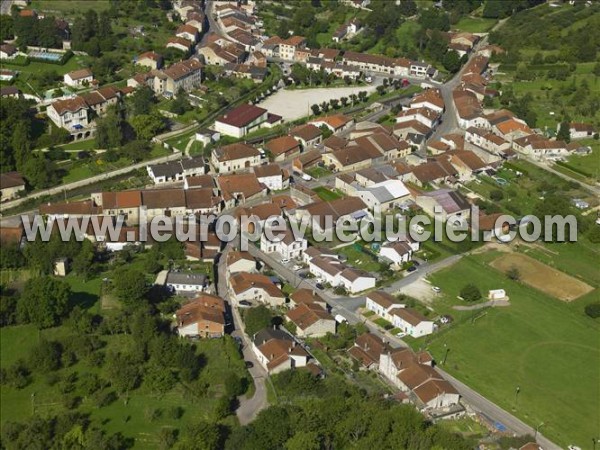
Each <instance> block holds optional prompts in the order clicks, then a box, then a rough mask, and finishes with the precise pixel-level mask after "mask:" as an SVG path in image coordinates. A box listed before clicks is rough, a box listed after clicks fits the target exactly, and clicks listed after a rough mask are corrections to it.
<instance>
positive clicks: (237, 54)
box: [198, 42, 246, 66]
mask: <svg viewBox="0 0 600 450" xmlns="http://www.w3.org/2000/svg"><path fill="white" fill-rule="evenodd" d="M245 54H246V50H245V49H244V47H243V46H241V45H239V44H237V43H234V42H224V43H223V44H222V45H220V44H218V43H216V42H211V43H209V44H208V45H206V46H204V47H202V48H201V49H200V50H199V51H198V55H200V56H201V57H202V58H203V60H204V62H205V63H206V64H210V65H215V66H224V65H226V64H230V63H231V64H239V63H241V62H243V60H244V55H245Z"/></svg>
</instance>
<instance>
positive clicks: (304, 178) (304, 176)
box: [302, 173, 312, 181]
mask: <svg viewBox="0 0 600 450" xmlns="http://www.w3.org/2000/svg"><path fill="white" fill-rule="evenodd" d="M302 179H303V180H304V181H310V180H312V177H311V176H310V175H308V174H306V173H305V174H303V175H302Z"/></svg>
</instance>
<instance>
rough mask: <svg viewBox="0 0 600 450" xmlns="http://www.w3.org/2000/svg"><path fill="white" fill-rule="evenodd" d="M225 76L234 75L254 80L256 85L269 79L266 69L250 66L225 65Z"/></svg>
mask: <svg viewBox="0 0 600 450" xmlns="http://www.w3.org/2000/svg"><path fill="white" fill-rule="evenodd" d="M224 67H225V74H227V75H233V76H235V77H237V78H244V79H246V80H252V81H254V82H255V83H262V82H263V81H264V79H265V78H266V77H267V68H266V67H256V66H251V65H249V64H234V63H226V64H225V66H224Z"/></svg>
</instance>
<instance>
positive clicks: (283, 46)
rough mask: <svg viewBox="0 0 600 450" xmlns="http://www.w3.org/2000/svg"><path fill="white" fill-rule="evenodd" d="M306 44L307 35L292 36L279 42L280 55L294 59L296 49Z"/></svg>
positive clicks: (284, 58)
mask: <svg viewBox="0 0 600 450" xmlns="http://www.w3.org/2000/svg"><path fill="white" fill-rule="evenodd" d="M305 46H306V38H305V37H303V36H291V37H289V38H287V39H285V40H283V41H281V42H280V43H279V57H280V58H281V59H283V60H285V61H293V60H294V56H295V54H296V50H297V49H299V48H302V47H305Z"/></svg>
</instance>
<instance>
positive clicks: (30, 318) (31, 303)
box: [17, 276, 71, 328]
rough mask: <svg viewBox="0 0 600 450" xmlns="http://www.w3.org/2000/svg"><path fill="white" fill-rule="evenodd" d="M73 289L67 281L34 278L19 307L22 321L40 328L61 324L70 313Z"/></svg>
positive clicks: (27, 287) (28, 285) (25, 290)
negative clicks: (70, 299)
mask: <svg viewBox="0 0 600 450" xmlns="http://www.w3.org/2000/svg"><path fill="white" fill-rule="evenodd" d="M70 295H71V288H70V287H69V284H68V283H67V282H66V281H63V280H57V279H55V278H51V277H48V276H46V277H39V278H33V279H31V280H29V281H28V282H27V284H26V285H25V289H24V290H23V295H22V296H21V299H20V301H19V304H18V307H17V313H18V316H19V317H20V320H22V321H24V322H31V323H33V324H35V325H36V326H37V327H38V328H49V327H53V326H56V325H58V324H59V323H60V321H61V319H62V318H63V317H65V316H66V314H67V313H68V311H69V297H70Z"/></svg>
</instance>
